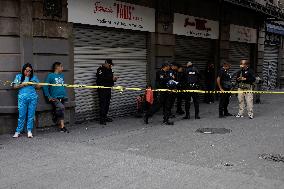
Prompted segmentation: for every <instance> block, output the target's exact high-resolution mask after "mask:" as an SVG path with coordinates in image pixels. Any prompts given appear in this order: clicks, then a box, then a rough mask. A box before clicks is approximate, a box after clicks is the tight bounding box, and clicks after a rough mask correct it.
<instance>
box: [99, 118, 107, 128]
mask: <svg viewBox="0 0 284 189" xmlns="http://www.w3.org/2000/svg"><path fill="white" fill-rule="evenodd" d="M100 125H102V126H103V127H104V126H105V125H106V120H105V119H104V118H101V119H100Z"/></svg>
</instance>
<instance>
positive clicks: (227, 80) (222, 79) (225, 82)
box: [217, 61, 233, 118]
mask: <svg viewBox="0 0 284 189" xmlns="http://www.w3.org/2000/svg"><path fill="white" fill-rule="evenodd" d="M230 67H231V64H230V63H228V62H226V61H224V63H223V67H222V68H221V70H220V71H219V73H218V77H217V85H218V87H219V89H220V91H221V92H223V93H221V94H220V102H219V117H220V118H225V117H227V116H232V114H230V113H229V112H228V105H229V103H230V97H231V93H229V92H228V91H230V90H231V89H232V87H233V85H232V76H231V74H230V73H229V69H230Z"/></svg>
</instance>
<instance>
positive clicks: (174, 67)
mask: <svg viewBox="0 0 284 189" xmlns="http://www.w3.org/2000/svg"><path fill="white" fill-rule="evenodd" d="M170 67H171V68H170V71H169V74H170V78H171V80H173V81H176V82H178V68H179V67H178V64H177V63H175V62H172V63H171V64H170ZM170 87H171V89H172V90H176V89H178V85H172V86H170ZM177 96H178V94H177V93H174V92H172V93H170V97H169V98H170V99H169V100H170V102H171V110H172V108H173V106H174V104H175V100H176V99H177ZM174 117H175V115H174V114H173V113H172V111H171V112H170V118H174Z"/></svg>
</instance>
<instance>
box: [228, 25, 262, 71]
mask: <svg viewBox="0 0 284 189" xmlns="http://www.w3.org/2000/svg"><path fill="white" fill-rule="evenodd" d="M256 43H257V30H256V29H253V28H248V27H244V26H238V25H233V24H231V25H230V47H229V62H230V63H231V64H232V66H231V73H232V74H234V73H236V72H237V71H238V70H239V69H240V60H242V59H246V60H249V61H250V62H251V66H253V61H252V54H253V52H252V49H253V45H256Z"/></svg>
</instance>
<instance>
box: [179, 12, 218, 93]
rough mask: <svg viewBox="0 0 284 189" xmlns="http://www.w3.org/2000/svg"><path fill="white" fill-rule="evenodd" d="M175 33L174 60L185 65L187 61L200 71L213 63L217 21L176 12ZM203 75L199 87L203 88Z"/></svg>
mask: <svg viewBox="0 0 284 189" xmlns="http://www.w3.org/2000/svg"><path fill="white" fill-rule="evenodd" d="M173 33H174V34H175V35H176V46H175V61H176V62H177V63H179V64H181V65H186V63H187V62H188V61H191V62H193V64H194V65H195V66H196V67H197V68H198V69H199V71H200V72H201V73H202V72H203V71H204V70H205V69H206V65H207V64H208V63H213V64H215V56H216V54H217V53H216V49H217V47H216V44H217V43H216V40H217V39H218V38H219V23H218V22H217V21H212V20H208V19H204V18H198V17H194V16H188V15H183V14H178V13H176V14H175V15H174V31H173ZM203 79H204V77H202V82H201V85H202V86H201V87H202V88H204V81H203Z"/></svg>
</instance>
